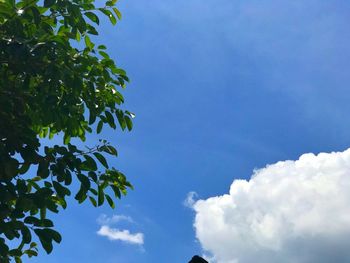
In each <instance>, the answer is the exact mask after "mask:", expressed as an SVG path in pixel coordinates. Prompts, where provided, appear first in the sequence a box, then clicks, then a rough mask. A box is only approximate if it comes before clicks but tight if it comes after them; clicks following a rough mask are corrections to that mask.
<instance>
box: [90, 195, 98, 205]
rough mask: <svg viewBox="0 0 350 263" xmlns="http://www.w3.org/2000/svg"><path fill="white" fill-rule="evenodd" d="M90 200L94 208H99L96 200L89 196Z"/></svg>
mask: <svg viewBox="0 0 350 263" xmlns="http://www.w3.org/2000/svg"><path fill="white" fill-rule="evenodd" d="M89 200H90V202H91V203H92V205H93V206H94V207H96V206H97V202H96V200H95V198H93V197H91V196H89Z"/></svg>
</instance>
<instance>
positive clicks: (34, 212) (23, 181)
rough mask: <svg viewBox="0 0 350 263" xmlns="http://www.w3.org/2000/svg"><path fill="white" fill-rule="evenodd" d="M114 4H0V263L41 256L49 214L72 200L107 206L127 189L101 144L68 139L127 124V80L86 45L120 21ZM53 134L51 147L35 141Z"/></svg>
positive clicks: (71, 0) (49, 238) (48, 237)
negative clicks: (104, 26)
mask: <svg viewBox="0 0 350 263" xmlns="http://www.w3.org/2000/svg"><path fill="white" fill-rule="evenodd" d="M115 4H116V0H111V1H106V2H103V1H98V2H97V3H95V1H94V0H44V1H39V0H20V1H18V0H0V127H1V128H0V262H10V261H11V260H15V261H16V262H21V258H22V256H24V255H27V256H29V257H32V256H37V254H38V246H37V243H36V240H38V241H40V244H41V246H42V247H43V248H44V249H45V251H46V252H47V253H50V252H51V251H52V249H53V241H54V242H56V243H60V242H61V235H60V234H59V233H58V232H57V231H56V230H55V229H54V224H53V222H52V221H51V220H50V219H49V217H50V214H52V213H58V212H59V211H60V210H62V208H63V209H64V208H66V206H67V197H68V196H70V195H71V190H72V187H70V186H71V185H72V184H78V185H79V188H78V189H79V190H78V191H77V192H75V193H73V194H74V197H75V199H76V200H77V202H79V203H82V202H84V201H86V200H89V201H90V202H91V203H92V205H93V206H101V205H102V204H103V203H104V202H105V200H106V201H107V202H108V204H109V205H110V206H111V207H112V208H113V207H114V198H115V197H116V198H120V197H121V195H123V194H126V191H127V189H128V188H132V186H131V184H130V183H129V182H128V181H127V179H126V177H125V176H124V174H123V173H121V172H120V171H118V170H117V169H116V168H114V167H112V166H111V165H110V163H108V161H107V159H106V158H105V155H111V156H117V150H116V149H115V148H114V147H113V146H112V145H111V144H110V143H109V142H107V141H106V140H100V141H99V142H98V143H97V144H96V145H95V146H93V147H87V146H86V148H84V149H79V148H78V147H77V145H76V144H74V143H72V142H71V139H72V138H78V139H80V140H81V141H85V138H86V135H87V133H95V132H96V133H97V134H98V133H100V132H101V130H102V128H103V127H104V126H106V125H107V126H109V127H111V128H113V129H116V128H117V127H119V128H121V130H125V129H127V130H131V129H132V117H133V114H132V113H130V112H129V111H127V110H124V109H123V108H121V105H122V104H123V103H124V98H123V96H122V94H121V93H120V90H121V89H122V88H124V87H125V83H126V82H128V77H127V76H126V73H125V71H124V70H122V69H121V68H119V67H117V65H116V63H115V62H114V61H113V59H111V58H110V57H109V55H108V53H107V51H106V47H105V46H104V45H97V44H95V43H94V36H97V35H98V31H97V29H96V27H97V26H98V25H99V23H100V19H101V18H102V17H106V18H107V19H108V20H109V21H110V22H111V23H112V24H113V25H115V24H116V23H117V22H118V20H119V19H120V18H121V14H120V12H119V10H118V9H117V8H116V6H115ZM54 136H58V137H62V138H63V142H62V144H60V145H54V146H48V145H46V146H45V145H42V144H43V143H42V139H41V138H46V137H48V138H50V139H52V138H53V137H54Z"/></svg>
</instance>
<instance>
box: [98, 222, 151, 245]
mask: <svg viewBox="0 0 350 263" xmlns="http://www.w3.org/2000/svg"><path fill="white" fill-rule="evenodd" d="M97 234H98V235H100V236H104V237H107V238H108V239H109V240H111V241H114V240H119V241H122V242H126V243H128V244H132V245H143V244H144V234H143V233H134V234H133V233H130V231H129V230H119V229H116V228H111V227H109V226H106V225H104V226H101V228H100V229H99V230H98V231H97Z"/></svg>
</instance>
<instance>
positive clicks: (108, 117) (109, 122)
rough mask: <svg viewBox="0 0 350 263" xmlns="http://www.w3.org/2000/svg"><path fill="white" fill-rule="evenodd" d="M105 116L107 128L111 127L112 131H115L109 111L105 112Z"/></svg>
mask: <svg viewBox="0 0 350 263" xmlns="http://www.w3.org/2000/svg"><path fill="white" fill-rule="evenodd" d="M105 114H106V118H107V121H108V124H109V126H111V127H112V128H113V129H115V128H116V126H115V123H114V118H113V115H112V113H110V112H109V111H106V112H105Z"/></svg>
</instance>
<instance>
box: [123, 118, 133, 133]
mask: <svg viewBox="0 0 350 263" xmlns="http://www.w3.org/2000/svg"><path fill="white" fill-rule="evenodd" d="M124 119H125V122H126V126H127V127H128V130H129V131H131V130H132V120H131V119H130V117H129V116H126V115H125V116H124Z"/></svg>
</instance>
